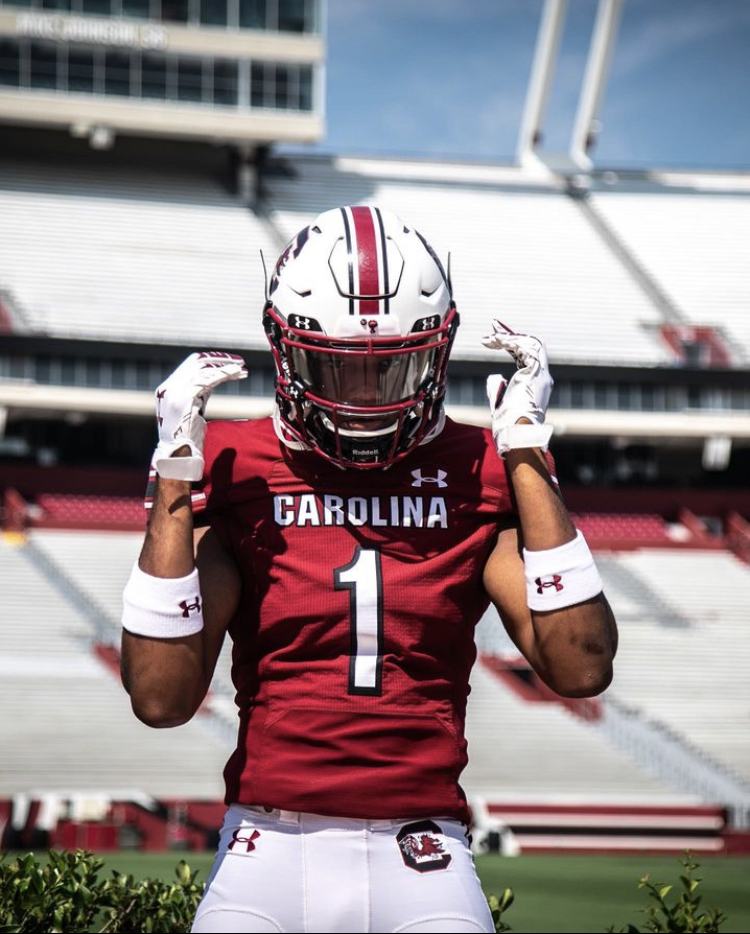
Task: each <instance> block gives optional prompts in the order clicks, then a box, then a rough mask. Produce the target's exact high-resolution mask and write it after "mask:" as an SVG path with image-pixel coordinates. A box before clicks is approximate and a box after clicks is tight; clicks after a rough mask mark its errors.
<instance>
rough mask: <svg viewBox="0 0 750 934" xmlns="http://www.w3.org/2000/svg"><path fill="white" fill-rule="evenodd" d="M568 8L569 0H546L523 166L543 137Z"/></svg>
mask: <svg viewBox="0 0 750 934" xmlns="http://www.w3.org/2000/svg"><path fill="white" fill-rule="evenodd" d="M567 9H568V0H546V3H545V5H544V9H543V10H542V17H541V20H540V22H539V32H538V34H537V41H536V50H535V52H534V62H533V65H532V66H531V78H530V80H529V89H528V91H527V93H526V103H525V105H524V112H523V118H522V120H521V132H520V135H519V139H518V149H517V159H518V162H519V164H520V165H524V164H528V163H529V162H533V161H534V159H535V150H536V148H537V146H538V145H539V143H540V142H541V140H542V121H543V120H544V112H545V110H546V109H547V101H548V100H549V94H550V90H551V88H552V79H553V76H554V71H555V63H556V61H557V55H558V52H559V49H560V39H561V37H562V32H563V26H564V23H565V16H566V13H567Z"/></svg>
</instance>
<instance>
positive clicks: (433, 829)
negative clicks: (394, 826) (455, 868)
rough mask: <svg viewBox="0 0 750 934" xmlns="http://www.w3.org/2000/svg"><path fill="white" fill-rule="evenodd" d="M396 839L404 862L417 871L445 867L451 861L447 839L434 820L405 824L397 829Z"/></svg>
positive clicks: (432, 870)
mask: <svg viewBox="0 0 750 934" xmlns="http://www.w3.org/2000/svg"><path fill="white" fill-rule="evenodd" d="M396 841H397V843H398V845H399V849H400V850H401V857H402V859H403V861H404V863H406V865H407V866H408V867H409V869H415V870H416V871H417V872H434V870H436V869H445V868H446V866H447V865H448V863H449V862H450V861H451V854H450V851H449V849H448V841H447V840H446V838H445V834H444V833H443V831H442V830H441V829H440V828H439V827H438V825H437V824H436V823H435V822H434V821H431V820H423V821H417V822H416V823H414V824H406V825H405V826H404V827H402V828H401V830H399V832H398V836H397V837H396Z"/></svg>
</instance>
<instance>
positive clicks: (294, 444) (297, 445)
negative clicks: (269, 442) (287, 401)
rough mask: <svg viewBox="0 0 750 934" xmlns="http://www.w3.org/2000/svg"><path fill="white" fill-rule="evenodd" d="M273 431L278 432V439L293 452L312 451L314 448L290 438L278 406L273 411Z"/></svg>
mask: <svg viewBox="0 0 750 934" xmlns="http://www.w3.org/2000/svg"><path fill="white" fill-rule="evenodd" d="M273 429H274V431H275V432H276V437H277V438H278V439H279V441H281V443H282V444H284V445H285V446H286V447H288V448H289V449H290V450H291V451H311V450H312V448H311V447H310V445H309V444H305V443H304V442H303V441H297V440H295V439H294V438H290V437H289V434H288V432H287V428H286V426H285V425H284V423H283V422H282V420H281V413H280V412H279V407H278V405H276V406H274V409H273Z"/></svg>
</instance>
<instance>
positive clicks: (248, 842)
mask: <svg viewBox="0 0 750 934" xmlns="http://www.w3.org/2000/svg"><path fill="white" fill-rule="evenodd" d="M241 831H242V828H241V827H238V828H237V830H235V832H234V833H233V834H232V839H231V841H230V843H229V847H228V849H230V850H233V849H234V845H235V843H244V845H245V852H246V853H251V852H252V851H253V850H254V849H255V842H254V841H255V840H257V839H258V837H259V836H260V831H259V830H254V831H253V832H252V833H251V834H250V836H249V837H241V836H240V833H241Z"/></svg>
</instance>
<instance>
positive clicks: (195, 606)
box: [179, 597, 201, 619]
mask: <svg viewBox="0 0 750 934" xmlns="http://www.w3.org/2000/svg"><path fill="white" fill-rule="evenodd" d="M179 606H180V609H181V610H182V615H183V616H184V617H185V619H189V618H190V614H191V613H200V611H201V598H200V597H196V598H195V601H194V602H193V603H188V602H187V600H183V601H182V602H181V603H180V604H179Z"/></svg>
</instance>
